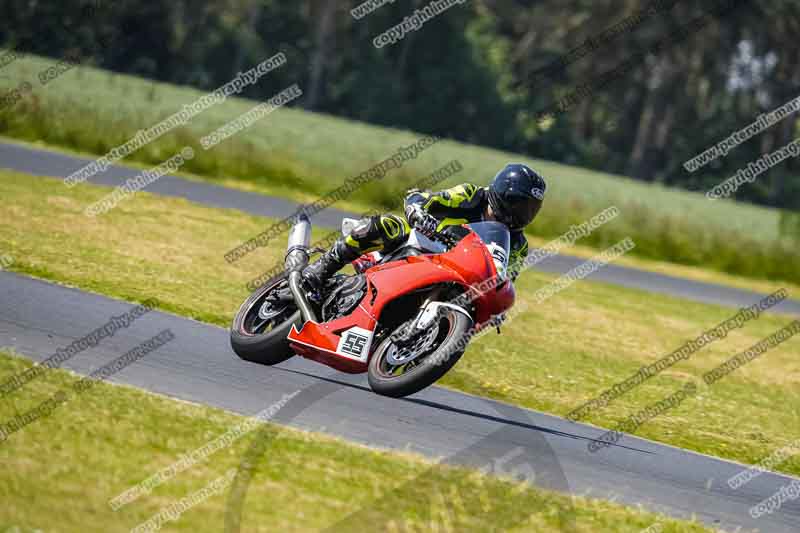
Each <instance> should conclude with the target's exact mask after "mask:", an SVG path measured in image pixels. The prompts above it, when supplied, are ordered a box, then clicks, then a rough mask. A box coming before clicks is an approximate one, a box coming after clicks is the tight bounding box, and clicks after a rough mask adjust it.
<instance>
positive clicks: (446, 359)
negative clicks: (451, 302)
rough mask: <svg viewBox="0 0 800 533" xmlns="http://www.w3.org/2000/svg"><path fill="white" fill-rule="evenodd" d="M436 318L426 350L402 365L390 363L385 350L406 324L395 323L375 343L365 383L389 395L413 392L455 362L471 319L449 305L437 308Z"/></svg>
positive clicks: (462, 349)
mask: <svg viewBox="0 0 800 533" xmlns="http://www.w3.org/2000/svg"><path fill="white" fill-rule="evenodd" d="M438 320H439V323H438V328H439V332H440V333H439V335H438V336H437V338H436V339H435V341H434V345H433V346H432V347H431V349H430V350H429V353H425V354H424V355H419V356H418V357H417V358H415V359H413V360H412V361H410V362H409V363H406V364H405V365H402V366H395V365H392V364H391V363H390V362H389V361H388V360H387V353H388V352H389V350H391V349H393V345H394V346H395V349H396V345H395V342H394V340H393V337H394V334H395V333H397V332H400V331H405V330H407V328H408V324H403V325H401V326H399V327H398V328H397V329H395V330H394V332H393V333H392V334H391V335H388V336H387V337H386V338H385V339H384V340H383V341H382V342H381V343H380V344H379V345H378V347H377V348H376V349H375V352H374V354H373V356H372V359H370V362H369V368H368V379H369V386H370V387H371V388H372V390H373V391H374V392H376V393H378V394H380V395H382V396H390V397H392V398H402V397H403V396H408V395H409V394H414V393H415V392H419V391H421V390H422V389H424V388H426V387H428V386H430V385H432V384H433V383H435V382H436V381H437V380H438V379H439V378H441V377H442V376H444V375H445V374H446V373H447V371H448V370H450V369H451V368H452V367H453V365H455V364H456V363H457V362H458V360H459V359H460V358H461V356H462V355H463V354H464V351H465V350H466V348H467V344H468V343H469V339H470V337H471V335H470V333H471V331H470V329H471V327H472V320H471V319H470V318H469V317H467V316H466V315H464V314H463V313H460V312H458V311H456V310H454V309H452V308H449V307H443V308H441V314H440V316H439V318H438ZM432 327H433V326H432ZM406 367H407V368H406Z"/></svg>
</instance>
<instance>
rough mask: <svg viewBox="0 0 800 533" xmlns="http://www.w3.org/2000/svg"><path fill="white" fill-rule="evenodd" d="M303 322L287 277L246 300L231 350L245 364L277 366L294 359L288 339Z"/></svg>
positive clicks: (233, 329)
mask: <svg viewBox="0 0 800 533" xmlns="http://www.w3.org/2000/svg"><path fill="white" fill-rule="evenodd" d="M302 324H303V318H302V315H301V313H300V311H299V310H298V309H297V306H296V305H295V303H294V299H293V298H292V296H291V291H290V290H289V283H288V280H287V278H286V276H283V277H282V278H280V279H279V280H277V281H274V282H272V283H268V284H266V285H263V286H262V287H260V288H259V289H257V290H256V291H255V292H254V293H253V294H251V295H250V297H249V298H248V299H247V300H245V302H244V303H243V304H242V306H241V307H240V308H239V312H238V313H236V317H235V318H234V319H233V325H232V326H231V347H232V348H233V351H234V352H236V355H238V356H239V357H241V358H242V359H244V360H245V361H252V362H254V363H260V364H262V365H275V364H278V363H281V362H283V361H286V360H287V359H289V358H290V357H292V356H293V355H294V352H292V349H291V348H290V347H289V340H288V339H287V336H288V335H289V331H291V329H292V326H293V325H295V326H297V327H298V328H300V326H301V325H302Z"/></svg>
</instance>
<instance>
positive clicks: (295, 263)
mask: <svg viewBox="0 0 800 533" xmlns="http://www.w3.org/2000/svg"><path fill="white" fill-rule="evenodd" d="M310 245H311V221H310V220H309V219H308V216H306V214H305V213H303V214H301V215H300V216H299V217H298V219H297V222H296V223H295V224H294V226H292V231H291V232H290V233H289V243H288V245H287V247H286V258H285V260H284V266H285V267H286V271H287V272H288V273H289V289H290V290H291V291H292V296H294V301H295V303H296V304H297V307H299V308H300V312H301V313H302V314H303V319H305V320H306V321H312V322H319V321H318V320H317V315H316V314H315V313H314V310H313V309H312V308H311V304H309V303H308V299H307V298H306V295H305V292H303V287H302V275H301V273H302V272H303V269H304V268H305V267H306V266H307V265H308V259H309V257H308V249H309V247H310Z"/></svg>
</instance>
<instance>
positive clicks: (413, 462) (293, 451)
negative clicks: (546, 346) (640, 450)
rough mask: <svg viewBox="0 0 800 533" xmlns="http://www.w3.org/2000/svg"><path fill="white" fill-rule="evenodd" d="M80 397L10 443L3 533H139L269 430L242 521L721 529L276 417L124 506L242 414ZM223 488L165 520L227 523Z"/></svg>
mask: <svg viewBox="0 0 800 533" xmlns="http://www.w3.org/2000/svg"><path fill="white" fill-rule="evenodd" d="M30 364H31V363H30V362H29V361H28V360H27V359H22V358H18V357H13V356H11V354H8V353H4V352H0V376H3V377H5V376H8V375H11V374H15V373H18V372H22V371H24V370H25V369H26V368H28V367H29V366H30ZM76 379H77V378H76V376H75V375H74V374H70V373H68V372H66V371H62V370H53V371H50V372H48V374H47V375H46V376H44V377H42V378H41V379H38V380H36V381H34V382H32V383H30V384H28V385H27V386H26V387H25V390H24V391H21V392H20V393H16V394H15V395H14V396H13V397H10V398H4V399H3V400H2V401H1V402H0V420H1V421H3V422H5V421H7V420H9V419H12V418H13V417H15V416H16V415H18V414H20V413H23V412H26V411H27V410H29V409H32V408H34V407H35V406H37V405H38V404H40V403H41V402H43V401H45V400H46V399H48V398H49V397H51V396H52V395H53V394H56V393H58V392H59V391H71V390H72V389H71V385H72V384H73V383H74V382H75V381H76ZM69 398H70V399H69V400H68V401H67V402H66V403H64V404H61V405H60V406H59V407H58V408H57V409H56V410H54V411H52V412H51V413H50V414H49V416H47V417H44V418H40V419H38V420H36V421H34V422H32V423H31V424H29V425H27V426H26V427H24V428H23V429H21V430H20V431H17V432H16V433H13V434H11V435H10V436H9V437H8V438H7V440H5V441H3V442H0V459H2V464H3V469H2V471H1V472H0V499H2V502H3V505H2V506H0V531H9V532H11V531H33V530H40V531H102V532H104V533H105V532H111V531H130V530H131V528H133V527H136V526H137V525H139V524H141V523H143V522H145V521H146V520H148V519H150V518H151V517H153V516H154V515H156V514H158V513H159V512H161V511H162V510H163V509H165V508H168V507H169V506H170V505H171V504H173V503H175V502H178V501H180V500H181V499H182V498H184V497H186V496H189V495H191V494H194V493H196V492H198V491H200V490H202V489H203V488H204V487H207V486H208V485H209V484H210V482H212V481H213V480H215V479H218V478H220V477H223V476H225V475H226V472H228V471H230V469H236V468H238V466H239V464H240V463H241V462H242V460H243V458H245V457H247V454H246V452H247V450H248V448H249V447H251V446H252V445H253V444H254V442H256V441H257V440H259V439H260V441H261V442H263V456H262V457H263V459H261V460H260V461H258V462H257V463H256V464H255V466H254V467H253V470H252V478H251V481H250V485H249V492H247V495H246V499H245V500H244V505H243V509H244V512H243V513H242V522H241V528H242V529H241V530H242V531H265V532H273V531H318V530H320V529H321V528H325V527H329V526H332V525H334V524H338V523H341V521H342V520H344V519H345V518H347V517H348V516H349V515H350V513H353V512H355V511H360V514H359V515H357V517H356V518H355V519H349V520H348V521H347V522H344V524H345V525H346V527H340V528H338V529H337V531H355V530H356V528H357V530H359V531H368V530H372V531H376V530H390V529H391V525H390V522H391V521H394V524H395V526H400V527H407V528H408V529H403V530H404V531H417V530H432V529H434V528H436V527H446V525H447V524H449V525H450V527H452V528H454V529H450V530H449V531H490V530H492V531H496V528H497V527H503V528H504V529H505V528H508V530H510V531H541V532H551V531H574V532H576V533H578V532H580V533H593V532H596V531H628V532H637V531H641V530H642V529H643V528H645V527H648V526H650V525H652V524H654V523H660V524H662V526H663V528H664V529H663V531H665V532H672V533H678V532H686V533H689V532H702V531H709V530H708V529H705V528H703V527H701V526H699V525H697V524H695V523H688V522H678V521H673V520H669V519H667V518H664V517H661V516H656V515H653V514H649V513H645V512H640V511H634V510H631V509H626V508H623V507H622V506H619V505H615V504H612V503H608V502H602V501H597V500H588V499H584V498H571V497H568V496H564V495H560V494H555V493H550V492H546V491H542V490H539V489H536V488H533V487H531V486H530V485H527V484H523V483H519V482H513V481H511V480H510V479H505V480H504V479H497V478H493V477H488V476H484V475H481V474H479V473H477V472H475V471H471V470H467V469H463V468H455V467H448V466H439V465H434V464H432V463H430V462H428V461H426V460H424V459H423V458H421V457H417V456H413V455H410V454H399V453H389V452H380V451H375V450H371V449H368V448H365V447H362V446H357V445H353V444H348V443H345V442H344V441H341V440H339V439H335V438H333V437H327V436H322V435H317V434H313V433H308V432H302V431H298V430H293V429H288V428H285V427H279V426H276V425H272V424H267V425H265V426H262V427H261V428H259V429H256V430H253V431H251V432H250V433H246V434H245V435H244V436H243V437H241V438H240V439H238V440H235V441H234V442H233V443H232V444H231V445H230V446H227V447H224V448H222V449H220V450H218V451H217V452H215V453H214V454H213V455H211V456H210V457H208V458H207V459H205V460H201V461H200V462H199V463H198V464H195V465H194V466H191V467H189V468H188V469H187V470H185V471H182V472H179V473H177V474H176V475H175V476H174V477H172V478H171V479H169V480H167V481H165V482H164V483H163V484H161V485H160V486H158V487H156V488H154V489H153V490H152V492H150V493H149V494H145V495H142V496H140V497H139V499H137V500H135V501H133V502H131V503H128V504H127V505H125V506H123V507H121V508H120V509H118V510H116V511H114V510H112V508H111V507H110V505H109V503H108V502H109V500H111V499H112V498H114V497H116V496H117V495H118V494H120V493H122V492H124V491H126V490H128V489H129V488H131V487H133V486H134V485H136V484H138V483H140V482H141V481H143V480H144V479H146V478H148V477H149V476H151V475H153V474H155V473H156V472H158V471H160V470H162V469H164V468H166V467H168V466H170V465H172V464H173V463H175V462H177V461H179V460H180V459H181V456H182V455H183V454H191V452H193V451H194V450H197V449H198V448H201V447H203V446H205V445H206V444H208V443H209V442H211V441H213V440H214V439H216V438H218V437H220V436H222V435H224V434H225V433H226V432H228V431H230V430H231V429H232V428H233V427H235V426H237V425H238V424H240V423H241V422H243V418H242V417H238V416H235V415H232V414H230V413H227V412H225V411H221V410H219V409H212V408H208V407H204V406H200V405H194V404H190V403H186V402H179V401H175V400H170V399H168V398H164V397H161V396H156V395H153V394H148V393H145V392H143V391H140V390H138V389H133V388H130V387H124V386H115V385H110V384H104V383H101V384H98V385H96V386H95V387H93V388H91V389H90V390H89V391H87V392H84V393H83V394H80V395H75V394H73V395H71V396H70V397H69ZM288 401H289V402H291V400H288ZM265 407H266V406H265ZM407 482H413V483H414V487H415V490H414V491H413V492H405V493H404V494H403V497H402V498H399V499H396V498H391V500H392V501H391V502H387V501H386V499H385V498H386V497H387V496H389V495H391V494H392V493H393V491H394V490H395V489H396V488H397V487H402V486H403V485H404V484H405V483H407ZM222 487H224V490H222V491H220V492H219V493H217V494H215V495H212V496H211V497H209V498H208V499H205V500H204V501H202V502H201V503H199V504H197V505H195V506H193V507H189V508H188V509H186V510H185V511H184V512H183V513H182V514H181V515H180V516H179V518H178V519H177V521H174V522H167V524H166V525H165V527H164V529H165V530H167V531H193V532H194V531H222V530H224V527H223V520H224V517H225V514H226V510H227V507H226V501H227V498H228V495H229V492H230V485H228V486H226V485H225V484H222ZM398 500H402V501H398ZM381 526H383V527H381ZM568 526H569V527H568Z"/></svg>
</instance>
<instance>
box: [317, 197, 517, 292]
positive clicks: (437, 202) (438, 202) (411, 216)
mask: <svg viewBox="0 0 800 533" xmlns="http://www.w3.org/2000/svg"><path fill="white" fill-rule="evenodd" d="M488 206H489V201H488V197H487V189H486V188H485V187H477V186H475V185H473V184H471V183H464V184H461V185H457V186H455V187H452V188H450V189H447V190H444V191H439V192H430V191H421V190H417V189H414V190H411V191H409V192H408V196H407V197H406V200H405V213H406V218H403V217H399V216H397V215H392V214H387V215H379V216H372V217H366V218H363V219H361V220H360V221H359V222H358V224H357V225H356V226H355V227H354V228H353V230H352V231H351V232H350V234H349V235H346V236H342V237H340V238H339V239H337V241H336V242H335V243H334V244H333V246H332V247H331V249H330V250H328V251H327V252H326V253H325V254H324V255H323V256H322V257H321V258H320V259H319V260H318V261H317V262H316V263H314V264H312V265H310V266H309V267H306V269H305V270H304V272H303V276H304V277H305V278H306V280H308V281H309V282H310V283H311V284H312V285H314V286H317V287H321V286H322V284H323V283H324V281H325V280H326V279H328V278H329V277H331V276H332V275H333V274H335V273H336V272H338V271H339V270H340V269H341V268H342V267H343V266H344V265H345V264H347V263H349V262H351V261H353V260H355V259H357V258H358V257H360V256H361V255H362V254H365V253H368V252H373V251H379V252H381V253H384V254H385V253H388V252H391V251H393V250H395V249H396V248H397V247H399V246H400V245H402V244H403V243H404V242H405V241H406V238H407V237H408V234H409V233H410V231H411V227H416V228H419V229H420V231H422V232H423V233H429V234H430V233H434V232H440V231H442V230H444V229H445V228H446V227H448V226H453V225H461V224H466V223H472V222H481V221H483V220H486V216H487V213H488ZM527 255H528V241H527V239H526V238H525V235H524V233H523V232H522V231H521V230H518V231H512V232H511V255H510V257H509V269H508V270H509V273H510V274H511V276H512V278H516V276H517V275H518V273H519V271H520V270H521V268H522V265H523V261H524V260H525V258H526V257H527Z"/></svg>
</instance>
